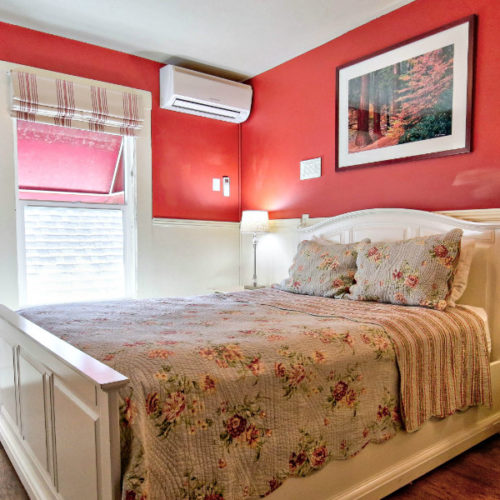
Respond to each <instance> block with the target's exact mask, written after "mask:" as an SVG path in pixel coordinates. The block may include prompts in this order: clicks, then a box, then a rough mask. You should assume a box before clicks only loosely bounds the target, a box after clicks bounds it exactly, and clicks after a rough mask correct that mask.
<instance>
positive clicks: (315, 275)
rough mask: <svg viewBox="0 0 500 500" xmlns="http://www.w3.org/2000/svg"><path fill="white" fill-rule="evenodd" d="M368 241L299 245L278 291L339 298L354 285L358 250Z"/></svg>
mask: <svg viewBox="0 0 500 500" xmlns="http://www.w3.org/2000/svg"><path fill="white" fill-rule="evenodd" d="M369 243H370V240H369V239H366V240H363V241H362V242H358V243H350V244H347V245H343V244H341V243H333V242H329V241H326V240H323V239H317V240H304V241H301V242H300V243H299V246H298V247H297V253H296V255H295V257H294V259H293V264H292V266H291V267H290V269H289V271H288V274H289V276H288V278H287V279H285V280H283V281H282V282H281V284H280V285H278V288H279V289H280V290H284V291H286V292H293V293H302V294H304V295H319V296H322V297H342V296H343V295H344V294H345V293H347V292H348V291H349V287H350V286H351V285H352V284H353V283H354V281H353V280H354V274H355V272H356V257H357V254H358V248H360V246H364V245H367V244H369Z"/></svg>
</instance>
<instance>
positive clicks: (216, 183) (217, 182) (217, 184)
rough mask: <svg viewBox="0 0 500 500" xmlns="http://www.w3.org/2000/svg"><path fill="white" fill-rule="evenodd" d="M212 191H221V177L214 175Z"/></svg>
mask: <svg viewBox="0 0 500 500" xmlns="http://www.w3.org/2000/svg"><path fill="white" fill-rule="evenodd" d="M212 191H220V179H219V177H214V178H213V179H212Z"/></svg>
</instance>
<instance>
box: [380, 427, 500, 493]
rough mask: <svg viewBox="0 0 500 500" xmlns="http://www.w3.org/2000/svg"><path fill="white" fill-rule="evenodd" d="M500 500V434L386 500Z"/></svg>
mask: <svg viewBox="0 0 500 500" xmlns="http://www.w3.org/2000/svg"><path fill="white" fill-rule="evenodd" d="M410 498H411V499H413V500H417V499H425V500H462V499H463V500H465V499H467V500H492V499H500V434H495V435H494V436H492V437H491V438H489V439H487V440H486V441H483V442H482V443H480V444H478V445H477V446H475V447H474V448H471V449H470V450H469V451H467V452H465V453H463V454H462V455H459V456H458V457H456V458H454V459H453V460H450V461H449V462H447V463H445V464H443V465H442V466H441V467H439V468H437V469H435V470H433V471H431V472H429V473H428V474H426V475H425V476H422V477H421V478H419V479H417V480H415V481H413V483H410V484H409V485H407V486H405V487H403V488H401V489H399V490H398V491H395V492H394V493H393V494H392V495H389V496H387V497H386V500H406V499H410Z"/></svg>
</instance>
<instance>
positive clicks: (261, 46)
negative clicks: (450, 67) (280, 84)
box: [0, 0, 412, 80]
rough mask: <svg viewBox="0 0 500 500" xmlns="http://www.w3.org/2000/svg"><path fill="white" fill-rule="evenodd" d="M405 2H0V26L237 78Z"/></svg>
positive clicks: (258, 70) (308, 0) (139, 0)
mask: <svg viewBox="0 0 500 500" xmlns="http://www.w3.org/2000/svg"><path fill="white" fill-rule="evenodd" d="M411 1H412V0H84V1H74V0H1V2H0V20H2V21H5V22H7V23H11V24H16V25H19V26H24V27H27V28H32V29H35V30H39V31H43V32H46V33H51V34H54V35H60V36H63V37H67V38H72V39H74V40H79V41H82V42H89V43H92V44H96V45H100V46H102V47H108V48H110V49H115V50H119V51H122V52H126V53H129V54H134V55H137V56H141V57H145V58H148V59H153V60H155V61H158V62H162V63H171V64H178V65H181V66H184V67H188V68H191V69H197V70H201V71H206V72H208V73H213V74H218V75H219V76H225V77H227V78H233V79H236V80H245V79H247V78H249V77H252V76H255V75H258V74H260V73H262V72H264V71H266V70H268V69H270V68H273V67H275V66H278V65H279V64H281V63H283V62H285V61H288V60H289V59H292V58H293V57H295V56H297V55H299V54H303V53H304V52H307V51H309V50H311V49H313V48H314V47H317V46H319V45H322V44H323V43H325V42H327V41H329V40H332V39H333V38H336V37H338V36H340V35H342V34H343V33H345V32H347V31H349V30H351V29H353V28H355V27H357V26H360V25H362V24H365V23H366V22H368V21H370V20H372V19H375V18H376V17H379V16H381V15H383V14H386V13H387V12H390V11H392V10H395V9H397V8H398V7H401V6H403V5H406V4H408V3H410V2H411Z"/></svg>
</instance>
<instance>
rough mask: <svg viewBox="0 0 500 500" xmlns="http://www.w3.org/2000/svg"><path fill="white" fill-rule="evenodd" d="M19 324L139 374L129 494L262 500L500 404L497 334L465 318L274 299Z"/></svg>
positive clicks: (130, 425)
mask: <svg viewBox="0 0 500 500" xmlns="http://www.w3.org/2000/svg"><path fill="white" fill-rule="evenodd" d="M21 314H22V315H23V316H25V317H26V318H28V319H30V320H32V321H34V322H35V323H37V324H39V325H40V326H42V327H43V328H45V329H47V330H48V331H50V332H52V333H54V334H55V335H58V336H59V337H61V338H62V339H64V340H66V341H68V342H69V343H71V344H73V345H74V346H76V347H78V348H79V349H81V350H83V351H85V352H86V353H88V354H90V355H91V356H93V357H94V358H96V359H99V360H100V361H102V362H104V363H106V364H107V365H109V366H111V367H112V368H114V369H115V370H117V371H119V372H121V373H123V374H124V375H126V376H127V377H129V379H130V383H129V385H128V386H127V387H126V388H124V389H122V391H121V408H120V410H121V438H122V474H123V498H124V499H126V500H133V499H155V500H156V499H158V500H160V499H190V500H191V499H203V500H224V499H253V498H259V497H262V496H265V495H267V494H269V493H271V492H272V491H273V490H275V489H276V488H278V487H279V486H280V485H281V484H282V482H283V481H284V480H286V478H287V477H290V476H306V475H308V474H310V473H312V472H313V471H315V470H317V469H319V468H321V467H323V466H324V465H325V464H326V463H327V462H329V461H330V460H332V459H343V458H346V457H349V456H352V455H355V454H356V453H358V452H359V451H360V450H361V449H362V448H363V447H364V446H366V445H367V444H368V443H370V442H381V441H384V440H387V439H390V438H391V437H392V436H394V434H395V433H396V432H397V431H398V429H400V428H401V427H402V426H403V427H404V426H405V427H406V428H407V430H410V431H411V430H415V429H417V428H418V427H419V426H420V425H422V423H423V422H424V421H425V420H426V419H428V418H430V417H431V416H433V415H438V416H445V415H447V414H450V413H453V412H454V411H455V410H457V409H460V408H465V407H466V406H469V405H473V404H481V403H482V404H488V403H489V402H490V400H491V395H490V387H489V378H488V375H489V373H488V368H489V365H488V357H487V348H486V342H485V338H484V337H485V336H484V328H482V326H481V325H482V324H481V321H480V320H479V318H477V317H476V316H475V315H474V314H473V313H472V312H470V311H466V310H460V308H454V309H453V310H452V311H451V312H439V311H434V310H430V309H423V308H408V307H406V308H405V307H402V306H395V305H387V304H371V303H367V302H353V301H348V300H333V299H327V298H322V297H312V296H308V297H305V296H300V295H297V294H291V293H287V292H282V291H278V290H270V289H265V290H255V291H251V292H241V293H234V294H220V295H212V296H203V297H195V298H177V299H155V300H142V301H119V302H101V303H93V304H88V303H85V304H66V305H56V306H44V307H37V308H31V309H27V310H24V311H21ZM443 339H444V340H443ZM443 342H444V344H445V349H444V350H443V349H442V345H441V343H443ZM444 344H443V345H444ZM432 349H434V350H435V351H434V352H432ZM429 353H431V354H429ZM436 353H437V354H436ZM443 356H444V357H443ZM396 358H397V363H396ZM415 359H418V360H419V362H418V363H415V362H414V361H415ZM412 360H413V362H412ZM398 365H399V368H398ZM436 377H442V382H440V381H439V379H438V378H436ZM443 377H444V378H443ZM400 382H401V387H400Z"/></svg>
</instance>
